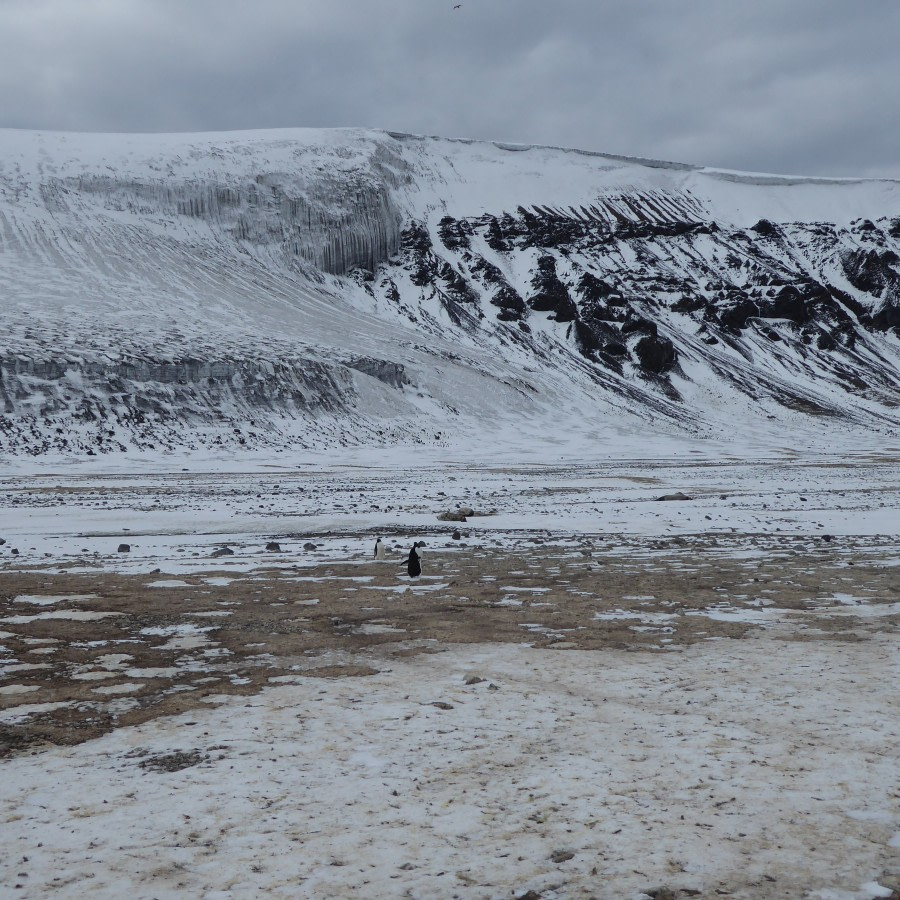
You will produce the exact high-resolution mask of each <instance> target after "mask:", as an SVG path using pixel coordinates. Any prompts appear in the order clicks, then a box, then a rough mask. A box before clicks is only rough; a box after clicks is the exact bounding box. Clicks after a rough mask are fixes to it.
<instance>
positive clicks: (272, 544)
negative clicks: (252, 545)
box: [266, 541, 281, 553]
mask: <svg viewBox="0 0 900 900" xmlns="http://www.w3.org/2000/svg"><path fill="white" fill-rule="evenodd" d="M266 550H271V551H272V552H273V553H280V552H281V545H280V544H279V543H278V541H269V543H268V544H266Z"/></svg>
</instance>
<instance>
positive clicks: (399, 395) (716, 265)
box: [0, 129, 900, 455]
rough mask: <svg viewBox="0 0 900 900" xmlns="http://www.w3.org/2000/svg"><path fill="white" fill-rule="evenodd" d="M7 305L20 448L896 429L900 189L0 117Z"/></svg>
mask: <svg viewBox="0 0 900 900" xmlns="http://www.w3.org/2000/svg"><path fill="white" fill-rule="evenodd" d="M0 299H2V324H3V335H4V340H3V343H2V345H0V404H2V406H3V409H2V410H0V413H2V415H0V452H2V453H3V454H5V455H9V454H44V453H54V454H55V453H59V452H62V453H73V454H78V455H83V454H98V453H105V452H118V451H121V450H123V449H144V450H157V451H158V450H164V449H169V448H175V447H179V448H185V449H189V448H192V447H193V448H201V447H210V446H216V447H223V448H226V447H238V446H244V447H262V446H267V447H271V448H284V449H289V448H292V447H296V448H300V447H322V446H330V445H335V446H337V445H342V444H343V445H348V444H349V445H354V444H360V443H368V444H371V443H382V444H386V445H387V444H394V443H406V444H410V443H412V444H416V443H419V444H428V445H434V444H439V445H462V444H464V443H465V444H469V445H471V444H472V442H478V443H479V444H480V445H482V446H490V445H494V446H500V447H502V446H503V445H504V443H505V442H506V441H508V440H509V438H510V436H511V435H516V436H517V437H518V439H519V440H520V441H527V440H544V441H546V440H550V441H555V442H557V443H558V444H559V445H560V446H569V445H571V443H572V442H576V443H578V444H579V446H582V447H589V446H592V445H594V444H595V443H596V442H597V441H607V442H609V441H610V440H614V439H615V438H614V437H613V438H611V436H618V437H621V439H622V440H625V439H626V438H627V436H629V435H630V436H632V437H633V438H634V439H636V440H640V439H641V436H642V435H643V434H646V433H654V434H672V435H676V434H688V435H691V434H693V435H701V436H730V435H734V434H736V433H743V434H751V433H756V434H761V435H764V436H765V435H769V436H773V437H774V436H778V437H779V438H780V439H781V440H783V441H785V440H786V441H787V442H788V443H789V442H790V436H791V435H796V436H801V435H802V436H805V438H807V439H808V438H810V436H815V435H816V434H819V435H823V436H825V437H823V438H822V439H823V440H827V439H828V438H827V436H828V435H832V434H837V433H838V432H841V433H844V434H850V435H852V434H859V433H862V432H868V433H872V432H881V433H885V434H896V433H897V431H898V430H900V410H898V403H900V376H898V372H900V336H898V334H900V182H893V181H875V180H857V181H853V180H829V179H811V178H789V177H780V176H761V175H749V174H742V173H736V172H726V171H721V170H712V169H707V168H700V167H695V166H687V165H680V164H672V163H663V162H657V161H652V160H636V159H625V158H621V157H615V156H610V155H604V154H595V153H585V152H580V151H573V150H563V149H557V148H548V147H524V146H518V145H516V146H513V145H504V144H492V143H476V142H470V141H452V140H444V139H437V138H425V137H418V136H411V135H403V134H392V133H386V132H378V131H363V130H354V129H341V130H287V131H269V132H243V133H229V134H201V135H97V134H62V133H43V132H24V131H0ZM813 439H814V438H813Z"/></svg>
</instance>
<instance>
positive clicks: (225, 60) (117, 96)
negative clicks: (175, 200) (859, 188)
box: [0, 0, 900, 177]
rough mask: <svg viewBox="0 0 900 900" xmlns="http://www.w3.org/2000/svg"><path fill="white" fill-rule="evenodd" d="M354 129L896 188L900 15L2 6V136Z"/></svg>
mask: <svg viewBox="0 0 900 900" xmlns="http://www.w3.org/2000/svg"><path fill="white" fill-rule="evenodd" d="M458 2H459V3H460V4H461V5H460V8H459V9H454V6H455V4H456V3H458ZM344 125H361V126H371V127H375V128H387V129H391V130H397V131H410V132H416V133H425V134H437V135H443V136H447V137H470V138H483V139H491V140H503V141H517V142H523V143H542V144H555V145H559V146H567V147H580V148H584V149H590V150H601V151H605V152H610V153H622V154H628V155H634V156H647V157H655V158H660V159H671V160H678V161H684V162H692V163H704V164H709V165H717V166H725V167H729V168H737V169H749V170H755V171H766V172H786V173H796V174H810V175H890V176H893V177H900V0H753V2H742V0H0V127H13V128H42V129H54V130H78V131H209V130H230V129H246V128H280V127H293V126H344Z"/></svg>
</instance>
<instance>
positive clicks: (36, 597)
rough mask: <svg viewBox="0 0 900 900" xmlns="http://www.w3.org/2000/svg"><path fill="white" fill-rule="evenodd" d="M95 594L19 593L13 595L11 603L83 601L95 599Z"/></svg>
mask: <svg viewBox="0 0 900 900" xmlns="http://www.w3.org/2000/svg"><path fill="white" fill-rule="evenodd" d="M96 599H97V595H96V594H63V595H61V596H59V597H51V596H49V595H48V596H44V595H40V594H19V595H18V596H17V597H13V603H32V604H34V605H35V606H53V605H54V604H55V603H83V602H86V601H88V600H96Z"/></svg>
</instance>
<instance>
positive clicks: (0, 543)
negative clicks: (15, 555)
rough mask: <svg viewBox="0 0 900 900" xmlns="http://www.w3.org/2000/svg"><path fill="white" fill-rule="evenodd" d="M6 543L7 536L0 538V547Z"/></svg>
mask: <svg viewBox="0 0 900 900" xmlns="http://www.w3.org/2000/svg"><path fill="white" fill-rule="evenodd" d="M5 543H6V538H0V547H2V546H3V545H4V544H5Z"/></svg>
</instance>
